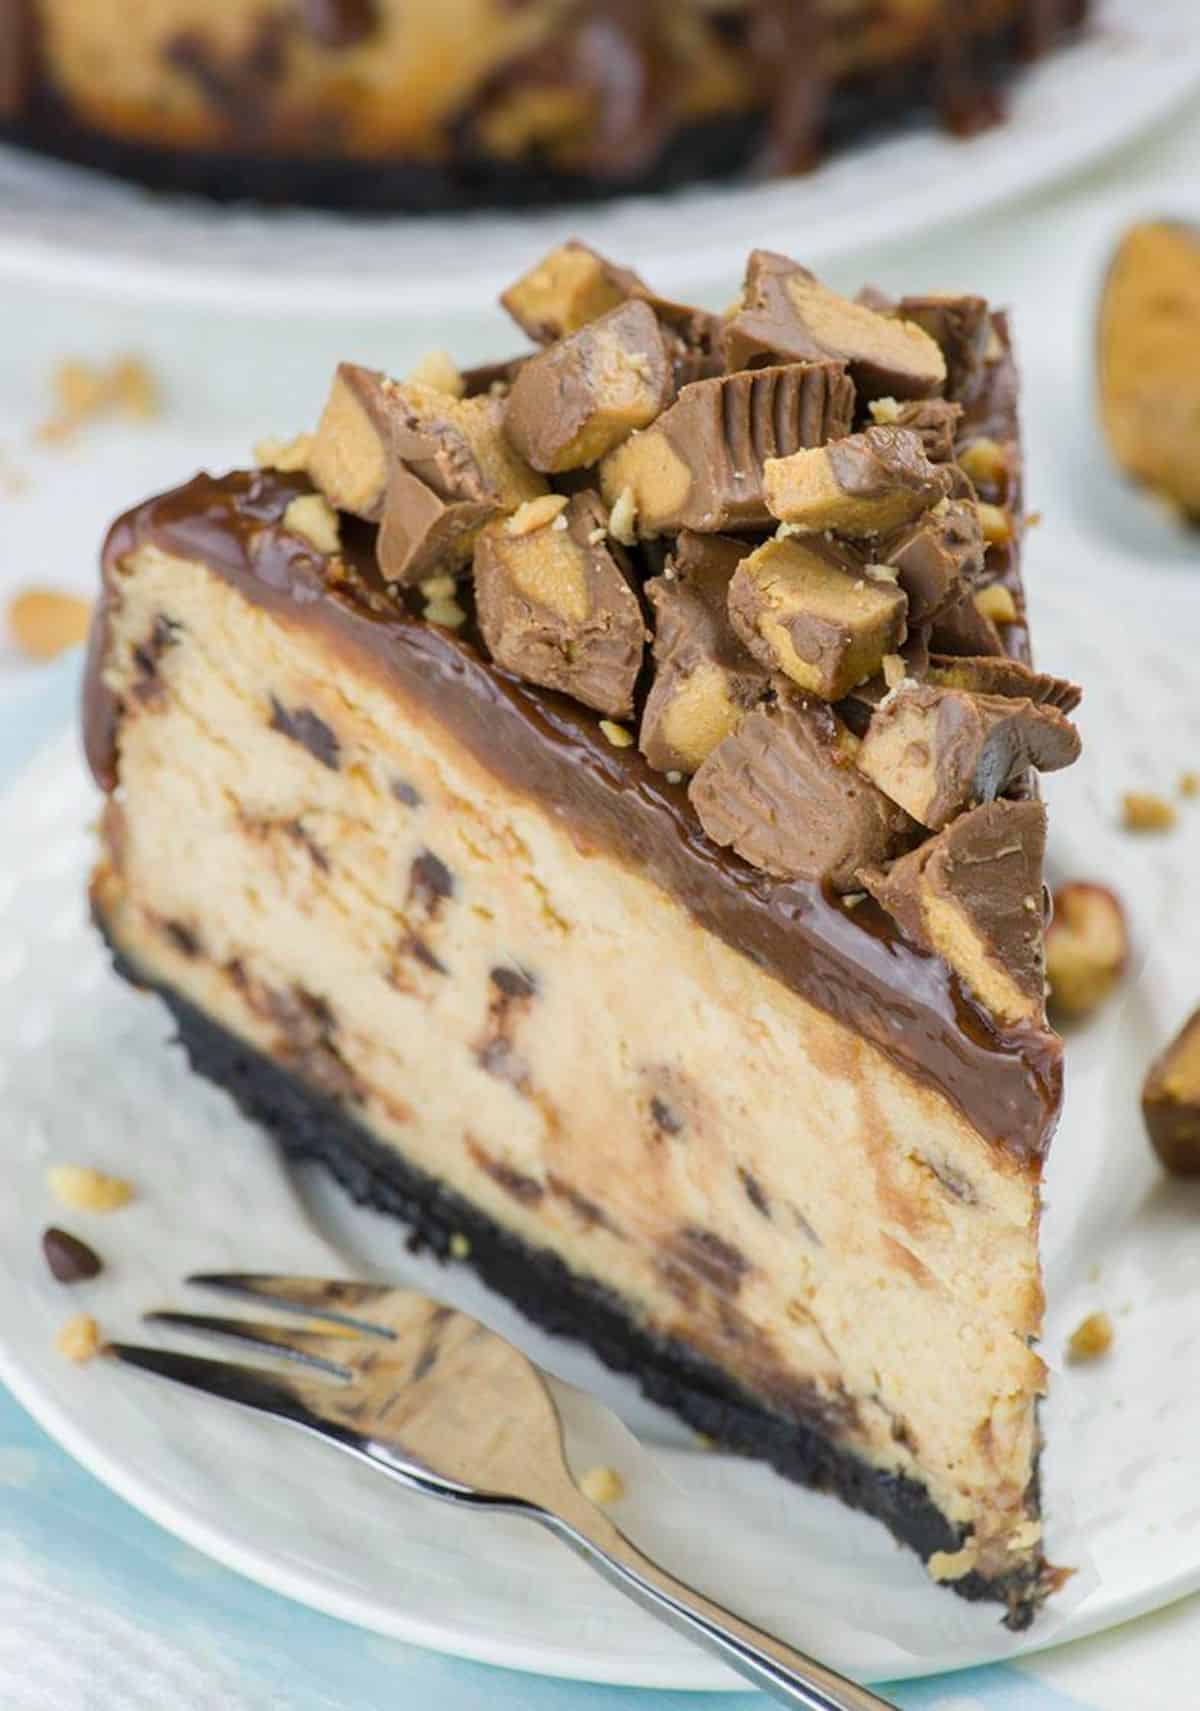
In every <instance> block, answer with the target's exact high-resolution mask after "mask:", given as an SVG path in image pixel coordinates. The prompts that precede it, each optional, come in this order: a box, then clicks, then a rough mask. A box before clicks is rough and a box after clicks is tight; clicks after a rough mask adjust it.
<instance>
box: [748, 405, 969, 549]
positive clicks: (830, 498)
mask: <svg viewBox="0 0 1200 1711" xmlns="http://www.w3.org/2000/svg"><path fill="white" fill-rule="evenodd" d="M764 479H765V490H766V501H767V507H768V509H769V511H770V513H771V515H772V516H773V517H778V518H779V519H780V521H781V522H785V523H791V524H793V525H794V526H795V527H796V529H797V530H803V531H804V532H806V533H809V534H818V533H820V532H821V531H823V530H825V529H831V530H833V531H834V533H836V534H841V535H849V536H852V537H863V538H866V537H869V536H872V535H886V534H891V533H892V532H893V530H896V529H899V528H902V527H903V525H904V524H905V523H909V522H911V521H912V520H913V518H914V517H918V516H920V514H921V512H922V511H927V510H929V508H930V506H932V505H936V504H937V502H938V501H939V500H940V499H943V498H945V497H946V495H947V493H948V491H949V487H950V478H949V476H948V475H947V473H946V471H945V470H944V469H943V468H942V467H941V466H940V465H937V464H932V463H930V461H929V459H928V458H927V457H926V456H925V453H924V451H923V450H922V449H921V440H920V436H919V435H917V434H915V433H913V431H912V429H911V428H880V427H874V428H867V429H866V430H865V431H864V432H863V433H861V434H849V435H847V436H846V437H845V438H844V439H837V440H833V441H832V442H831V443H830V444H828V445H817V446H813V447H812V448H810V449H805V450H802V451H797V452H793V453H792V454H791V456H785V457H773V458H770V459H768V461H767V463H766V465H765V469H764Z"/></svg>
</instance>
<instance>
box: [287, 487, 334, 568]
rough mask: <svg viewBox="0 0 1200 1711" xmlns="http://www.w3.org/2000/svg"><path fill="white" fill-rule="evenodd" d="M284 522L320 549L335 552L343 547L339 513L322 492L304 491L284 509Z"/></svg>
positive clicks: (322, 551) (292, 531)
mask: <svg viewBox="0 0 1200 1711" xmlns="http://www.w3.org/2000/svg"><path fill="white" fill-rule="evenodd" d="M283 526H284V528H285V529H289V530H290V531H291V533H292V534H293V535H300V536H302V538H303V539H304V540H306V541H308V543H309V545H310V546H314V547H315V548H316V549H317V551H318V552H319V553H325V554H327V555H329V556H332V555H333V554H334V553H336V552H339V551H340V550H341V545H342V534H341V525H340V523H339V522H338V514H337V512H336V511H335V510H334V508H333V506H332V505H331V504H330V503H329V501H328V499H326V498H325V496H324V495H323V494H321V493H301V494H300V495H299V497H298V498H296V499H293V500H292V502H291V504H290V505H289V506H288V508H287V510H286V511H285V512H284V513H283Z"/></svg>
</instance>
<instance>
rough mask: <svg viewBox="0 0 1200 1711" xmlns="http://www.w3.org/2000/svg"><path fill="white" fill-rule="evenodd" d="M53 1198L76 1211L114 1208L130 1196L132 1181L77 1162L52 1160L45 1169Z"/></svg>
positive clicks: (129, 1198) (122, 1203) (126, 1201)
mask: <svg viewBox="0 0 1200 1711" xmlns="http://www.w3.org/2000/svg"><path fill="white" fill-rule="evenodd" d="M46 1183H47V1186H48V1187H49V1189H50V1192H51V1194H53V1196H54V1198H55V1199H56V1200H58V1201H60V1202H61V1203H62V1205H64V1206H69V1207H70V1208H71V1209H72V1211H75V1212H116V1211H118V1210H119V1208H120V1207H122V1206H128V1204H129V1202H130V1201H131V1200H132V1199H133V1192H134V1191H133V1184H132V1183H131V1182H126V1181H124V1180H123V1179H122V1178H121V1177H119V1176H105V1174H104V1172H103V1171H99V1170H90V1169H89V1168H88V1167H87V1166H86V1165H80V1164H54V1165H51V1166H50V1168H49V1170H48V1171H47V1172H46Z"/></svg>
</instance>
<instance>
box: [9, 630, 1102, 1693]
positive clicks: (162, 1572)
mask: <svg viewBox="0 0 1200 1711" xmlns="http://www.w3.org/2000/svg"><path fill="white" fill-rule="evenodd" d="M77 686H78V663H77V661H75V660H69V661H66V662H64V663H63V664H62V665H60V666H56V667H55V668H54V669H53V670H52V671H51V672H49V673H47V674H46V675H45V676H39V678H38V679H37V680H36V682H34V683H32V684H30V685H28V686H25V685H22V686H19V687H18V688H17V689H16V690H15V691H14V692H13V693H12V695H11V696H10V697H9V698H7V699H6V700H5V701H4V703H3V704H0V787H2V786H4V785H6V784H7V783H8V782H10V780H11V779H12V777H13V776H14V774H15V772H16V771H17V769H18V768H19V766H20V765H21V763H22V762H23V761H24V760H25V759H26V758H28V756H29V755H30V754H31V753H32V752H33V751H34V749H36V747H37V746H38V745H39V743H41V742H43V741H45V740H46V739H47V738H49V737H52V736H54V735H55V734H56V733H58V732H60V731H61V730H62V729H63V728H64V725H65V724H66V722H67V721H68V719H70V717H71V716H72V710H73V706H74V702H75V699H76V696H77V692H78V687H77ZM6 1469H7V1470H8V1472H7V1474H6V1471H5V1470H6ZM381 1500H383V1499H381ZM18 1552H20V1553H22V1554H23V1555H24V1556H25V1557H29V1556H32V1557H33V1558H34V1560H35V1561H36V1562H37V1564H38V1565H39V1567H40V1568H42V1569H43V1570H44V1571H45V1572H46V1573H47V1574H48V1575H49V1577H50V1578H51V1579H52V1581H53V1582H54V1583H55V1584H56V1585H57V1586H58V1587H60V1588H62V1589H63V1590H66V1591H69V1592H70V1593H72V1594H73V1595H74V1597H75V1598H77V1599H78V1600H79V1602H80V1604H81V1605H82V1606H84V1607H87V1608H93V1609H95V1608H100V1609H104V1610H110V1611H112V1612H113V1613H114V1614H116V1615H120V1616H123V1617H124V1618H126V1619H132V1620H133V1621H135V1622H136V1623H137V1625H138V1627H139V1629H140V1630H141V1631H142V1632H143V1634H147V1635H149V1636H154V1635H159V1636H161V1637H162V1639H163V1640H164V1641H165V1642H171V1643H177V1642H178V1639H179V1637H180V1636H181V1635H183V1634H186V1635H187V1636H188V1637H189V1640H190V1643H191V1644H193V1645H195V1644H197V1642H198V1641H201V1642H202V1643H204V1644H205V1645H206V1646H211V1647H212V1648H213V1650H214V1651H216V1652H219V1653H220V1654H221V1655H222V1656H224V1657H226V1658H227V1659H230V1660H233V1661H234V1662H235V1663H236V1666H237V1670H238V1674H239V1686H240V1687H241V1688H242V1691H243V1693H244V1695H245V1697H246V1701H247V1703H250V1704H255V1703H259V1702H260V1701H261V1703H262V1704H263V1705H264V1706H265V1705H267V1704H268V1703H270V1704H271V1705H272V1706H275V1705H283V1706H286V1707H287V1711H427V1708H428V1711H485V1708H486V1711H617V1708H618V1707H619V1708H620V1711H685V1708H686V1711H709V1707H711V1708H712V1711H752V1708H753V1711H757V1708H758V1707H762V1706H765V1704H766V1703H767V1702H766V1701H765V1700H764V1699H763V1698H762V1697H761V1696H760V1695H758V1694H754V1693H746V1694H709V1695H693V1694H676V1693H648V1692H647V1693H641V1692H632V1691H630V1690H628V1689H625V1688H604V1687H589V1686H582V1685H580V1684H578V1683H572V1682H560V1681H552V1680H548V1679H546V1678H545V1677H540V1676H527V1675H516V1674H510V1673H508V1672H506V1671H500V1670H494V1669H489V1668H486V1667H485V1666H483V1665H479V1664H471V1663H463V1662H460V1661H456V1660H452V1659H449V1658H443V1657H439V1656H437V1655H436V1654H434V1653H430V1652H423V1651H419V1650H417V1649H415V1648H413V1647H410V1646H405V1645H402V1644H400V1643H398V1642H395V1641H391V1640H382V1639H377V1638H374V1637H371V1636H367V1635H364V1634H363V1633H361V1632H360V1631H359V1630H358V1629H355V1628H352V1627H349V1626H347V1625H346V1624H344V1623H341V1622H337V1621H334V1620H333V1619H332V1618H330V1617H326V1616H321V1615H317V1614H315V1613H314V1612H312V1611H309V1610H306V1609H304V1608H302V1607H301V1606H299V1605H296V1604H292V1603H290V1602H289V1601H288V1600H286V1599H284V1598H280V1597H278V1596H277V1595H276V1594H274V1593H271V1592H266V1591H263V1590H262V1589H261V1588H260V1587H257V1586H255V1585H253V1584H251V1583H250V1582H249V1581H246V1580H243V1579H242V1578H241V1577H240V1576H239V1575H236V1574H233V1573H232V1572H230V1571H229V1570H227V1569H223V1568H221V1567H219V1566H218V1565H216V1564H215V1563H210V1562H209V1561H208V1560H207V1559H205V1558H203V1557H201V1556H200V1555H199V1554H198V1553H196V1552H194V1551H192V1550H191V1549H190V1548H189V1547H187V1546H185V1545H182V1544H180V1543H179V1542H178V1541H177V1540H176V1539H174V1538H173V1537H172V1536H171V1535H170V1534H168V1533H166V1532H164V1531H163V1530H162V1529H161V1528H160V1527H157V1526H155V1525H154V1524H153V1523H152V1522H150V1521H147V1520H146V1519H145V1518H144V1517H143V1516H142V1515H140V1514H139V1513H138V1512H137V1511H136V1510H134V1509H131V1508H130V1507H129V1506H128V1505H127V1504H125V1503H123V1502H122V1501H121V1500H120V1499H119V1498H117V1497H115V1496H114V1495H113V1494H112V1493H111V1492H109V1491H108V1490H107V1489H106V1488H105V1487H104V1486H102V1485H100V1484H99V1483H98V1482H97V1481H96V1480H95V1479H93V1478H92V1477H91V1475H90V1474H87V1473H85V1472H84V1471H83V1469H82V1468H80V1467H78V1466H77V1465H76V1464H75V1463H74V1462H73V1461H71V1460H70V1458H69V1457H67V1456H66V1455H65V1454H64V1453H63V1452H62V1451H61V1450H59V1449H58V1448H57V1446H56V1445H55V1444H53V1443H52V1442H51V1440H50V1439H49V1438H47V1437H46V1436H45V1434H44V1433H42V1432H41V1431H40V1430H39V1428H38V1427H37V1426H36V1425H35V1424H34V1423H33V1421H32V1420H30V1419H29V1417H28V1416H27V1415H26V1414H25V1413H24V1412H23V1410H22V1409H21V1408H19V1407H18V1405H17V1404H16V1402H15V1401H14V1400H13V1399H12V1397H11V1396H10V1395H9V1394H8V1393H7V1392H6V1391H5V1390H4V1388H3V1387H2V1386H0V1565H2V1564H3V1561H4V1558H5V1556H6V1555H12V1556H14V1557H15V1555H16V1553H18ZM890 1696H891V1697H892V1698H893V1699H894V1700H895V1702H896V1704H897V1705H898V1706H899V1707H901V1708H902V1711H1070V1708H1072V1707H1073V1708H1075V1711H1078V1708H1079V1707H1080V1704H1081V1702H1080V1701H1078V1700H1075V1699H1070V1698H1067V1697H1065V1696H1064V1695H1063V1694H1061V1693H1059V1692H1057V1691H1056V1690H1053V1689H1050V1688H1047V1687H1045V1686H1044V1685H1043V1684H1041V1683H1038V1682H1036V1681H1035V1680H1034V1679H1032V1678H1031V1677H1030V1676H1029V1675H1028V1674H1026V1673H1025V1672H1024V1671H1018V1670H1015V1669H1010V1668H1007V1667H998V1668H991V1669H983V1670H967V1671H962V1672H960V1673H958V1674H956V1675H953V1676H940V1677H938V1678H937V1679H936V1680H934V1681H929V1682H909V1683H906V1684H904V1685H902V1686H897V1687H895V1688H893V1689H891V1690H890ZM7 1703H8V1695H7V1694H6V1692H5V1684H4V1680H3V1677H2V1676H0V1706H3V1705H5V1704H7ZM94 1704H95V1706H96V1707H97V1711H120V1707H119V1706H118V1705H117V1704H116V1702H115V1701H114V1700H112V1699H109V1698H104V1697H97V1698H96V1699H95V1700H94ZM197 1711H201V1708H199V1707H198V1708H197ZM203 1711H220V1708H219V1707H215V1706H214V1707H211V1708H209V1707H204V1708H203Z"/></svg>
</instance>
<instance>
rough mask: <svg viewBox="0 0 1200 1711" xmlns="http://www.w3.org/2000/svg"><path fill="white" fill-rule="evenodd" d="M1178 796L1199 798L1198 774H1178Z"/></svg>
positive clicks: (1199, 783) (1199, 774)
mask: <svg viewBox="0 0 1200 1711" xmlns="http://www.w3.org/2000/svg"><path fill="white" fill-rule="evenodd" d="M1179 794H1180V795H1181V796H1184V797H1189V798H1190V797H1192V796H1200V772H1181V773H1180V775H1179Z"/></svg>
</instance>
